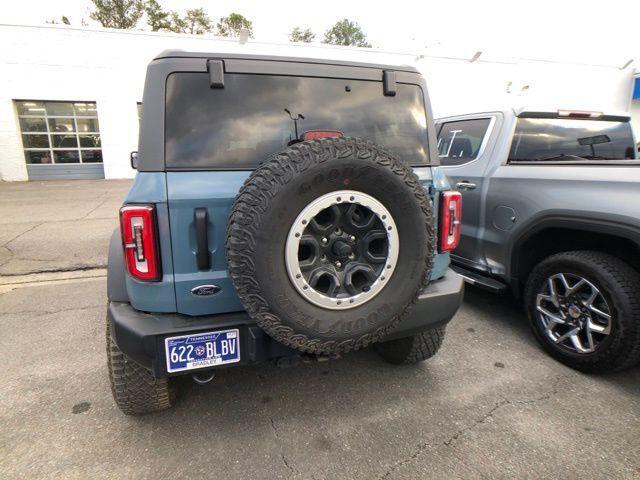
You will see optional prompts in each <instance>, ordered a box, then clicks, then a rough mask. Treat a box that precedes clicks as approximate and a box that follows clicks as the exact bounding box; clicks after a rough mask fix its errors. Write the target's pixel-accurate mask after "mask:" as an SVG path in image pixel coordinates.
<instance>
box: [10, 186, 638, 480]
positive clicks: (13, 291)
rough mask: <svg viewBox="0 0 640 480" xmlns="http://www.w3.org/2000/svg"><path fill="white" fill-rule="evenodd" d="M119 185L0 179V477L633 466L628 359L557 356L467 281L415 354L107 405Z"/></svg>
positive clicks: (393, 474) (634, 379) (259, 371)
mask: <svg viewBox="0 0 640 480" xmlns="http://www.w3.org/2000/svg"><path fill="white" fill-rule="evenodd" d="M128 184H129V182H124V181H123V182H109V181H95V182H90V181H82V182H51V183H49V184H47V185H45V184H44V183H32V184H0V228H1V230H0V245H2V247H3V249H4V250H3V251H2V257H0V326H1V330H0V331H1V332H2V335H0V364H1V365H2V368H3V370H2V382H1V384H0V385H1V387H0V478H3V479H5V478H6V479H14V478H64V479H68V478H78V479H80V478H82V479H85V478H136V479H138V478H143V479H144V478H154V479H155V478H190V479H197V478H218V477H221V478H225V480H230V479H236V478H240V479H272V478H274V479H275V478H282V479H285V478H304V479H317V480H319V479H349V478H358V479H417V478H447V479H449V478H507V477H508V478H514V477H515V478H559V477H563V478H578V477H588V478H630V479H631V478H639V477H640V369H639V368H635V369H632V370H628V371H626V372H622V373H617V374H614V375H601V376H593V375H592V376H589V375H583V374H581V373H578V372H576V371H573V370H571V369H569V368H566V367H564V366H563V365H561V364H559V363H557V362H555V361H554V360H552V359H551V358H549V357H548V356H546V355H545V354H544V353H543V352H542V351H541V350H540V349H539V348H538V346H537V344H536V343H535V341H534V339H533V338H532V335H531V334H530V332H529V330H528V326H527V324H526V320H525V318H524V316H523V314H522V312H521V309H520V307H519V306H518V304H517V302H515V301H514V300H513V299H511V298H510V297H499V296H493V295H491V294H488V293H485V292H483V291H481V290H477V289H474V288H468V289H467V293H466V299H465V303H464V305H463V306H462V308H461V309H460V311H459V313H458V314H457V315H456V317H455V318H454V319H453V321H452V322H451V324H450V325H449V327H448V328H447V336H446V339H445V342H444V345H443V346H442V349H441V351H440V352H439V354H438V355H437V356H436V357H435V358H433V359H431V360H429V361H427V362H425V363H423V364H421V365H417V366H409V367H396V366H391V365H388V364H386V363H384V362H383V361H382V360H381V359H380V358H379V357H378V356H377V355H376V354H375V353H374V352H372V351H370V350H365V351H361V352H356V353H353V354H350V355H346V356H344V357H343V358H341V359H338V360H332V361H328V362H322V363H310V364H303V365H301V366H298V367H294V368H289V369H280V368H277V367H276V366H274V365H272V364H264V365H260V366H257V367H239V368H231V369H226V370H224V371H222V372H220V373H219V375H218V376H217V377H216V379H215V380H214V381H213V382H212V383H210V384H208V385H206V386H198V385H195V384H193V383H192V382H190V381H188V380H187V381H185V382H184V384H183V388H182V395H181V398H180V400H179V402H178V404H177V405H176V407H175V408H173V409H171V410H168V411H165V412H161V413H159V414H154V415H148V416H144V417H127V416H124V415H122V414H121V413H120V412H119V410H118V409H117V408H116V407H115V405H114V403H113V401H112V398H111V393H110V389H109V382H108V378H107V372H106V357H105V342H104V334H105V302H106V281H105V278H104V270H103V267H104V265H105V262H106V247H107V241H108V237H109V235H110V233H111V230H112V229H113V228H114V227H115V225H116V215H115V212H116V211H117V207H118V205H119V202H120V200H121V198H122V196H123V195H124V192H125V191H126V189H127V188H128ZM5 250H6V251H5ZM87 271H89V272H92V271H93V272H94V274H93V275H92V276H91V275H89V276H87V275H86V272H87ZM42 272H46V273H42ZM80 272H85V273H84V274H81V273H80ZM83 275H84V276H85V277H87V278H78V277H81V276H83Z"/></svg>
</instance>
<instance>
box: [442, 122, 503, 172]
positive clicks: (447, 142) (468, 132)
mask: <svg viewBox="0 0 640 480" xmlns="http://www.w3.org/2000/svg"><path fill="white" fill-rule="evenodd" d="M490 122H491V119H489V118H474V119H471V120H459V121H457V122H446V123H443V124H442V128H441V129H440V131H439V132H438V155H439V157H440V165H445V166H450V165H462V164H464V163H467V162H470V161H471V160H475V159H476V157H477V156H478V154H479V153H480V147H481V146H482V141H483V140H484V136H485V134H486V133H487V128H489V123H490Z"/></svg>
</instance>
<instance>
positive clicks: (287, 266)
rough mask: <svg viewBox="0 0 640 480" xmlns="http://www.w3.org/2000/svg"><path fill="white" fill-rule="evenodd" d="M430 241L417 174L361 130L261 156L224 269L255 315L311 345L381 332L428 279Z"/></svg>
mask: <svg viewBox="0 0 640 480" xmlns="http://www.w3.org/2000/svg"><path fill="white" fill-rule="evenodd" d="M434 248H435V242H434V222H433V215H432V205H431V201H430V199H429V197H428V196H427V193H426V191H425V190H424V188H423V187H422V185H421V184H420V182H419V181H418V178H417V177H416V175H415V174H414V173H413V171H412V170H411V169H409V168H407V167H406V166H405V165H403V164H402V163H401V162H400V161H399V160H398V159H397V158H395V157H394V156H393V155H391V154H390V153H389V152H387V151H385V150H383V149H382V148H380V147H378V146H376V145H374V144H372V143H369V142H366V141H363V140H359V139H354V138H336V139H320V140H313V141H310V142H302V143H298V144H295V145H293V146H291V147H289V148H287V149H286V150H285V151H283V152H282V153H279V154H277V155H275V156H274V157H272V158H271V159H270V160H268V161H267V162H265V163H263V164H262V165H261V166H260V167H259V168H258V169H256V170H255V171H254V172H253V173H252V174H251V176H250V177H249V178H248V179H247V181H246V182H245V184H244V185H243V187H242V188H241V189H240V192H239V193H238V196H237V197H236V200H235V202H234V204H233V207H232V209H231V215H230V218H229V223H228V226H227V242H226V253H227V267H228V270H229V274H230V276H231V278H232V280H233V284H234V286H235V288H236V290H237V293H238V295H239V297H240V299H241V301H242V303H243V304H244V306H245V308H246V310H247V312H248V313H249V315H250V316H251V317H252V318H253V319H254V320H255V321H256V322H257V323H258V325H260V327H261V328H262V329H264V330H265V331H266V332H267V333H268V334H269V335H271V336H272V337H273V338H275V339H276V340H278V341H280V342H281V343H283V344H285V345H288V346H290V347H293V348H296V349H298V350H300V351H303V352H308V353H321V354H335V353H341V352H346V351H349V350H354V349H358V348H362V347H365V346H367V345H369V344H371V343H373V342H376V341H379V340H381V339H382V338H384V336H385V335H386V334H387V333H388V332H389V331H390V330H391V329H393V328H394V327H396V325H398V323H399V322H401V321H402V318H403V317H404V316H405V315H406V314H407V312H408V310H409V309H410V307H411V306H412V304H413V303H415V301H416V300H417V298H418V296H419V294H420V292H421V291H422V290H423V289H424V287H426V284H427V282H428V279H429V275H430V272H431V266H432V260H433V256H434Z"/></svg>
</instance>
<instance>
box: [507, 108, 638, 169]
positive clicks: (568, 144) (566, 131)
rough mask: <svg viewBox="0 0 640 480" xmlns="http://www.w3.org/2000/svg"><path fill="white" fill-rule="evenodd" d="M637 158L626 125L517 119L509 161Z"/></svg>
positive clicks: (631, 136)
mask: <svg viewBox="0 0 640 480" xmlns="http://www.w3.org/2000/svg"><path fill="white" fill-rule="evenodd" d="M635 158H636V152H635V148H634V144H633V135H632V133H631V125H630V123H629V122H620V121H605V120H582V119H563V118H519V119H518V122H517V124H516V130H515V133H514V137H513V141H512V143H511V151H510V152H509V162H566V161H578V162H579V161H581V160H587V161H592V160H630V159H635Z"/></svg>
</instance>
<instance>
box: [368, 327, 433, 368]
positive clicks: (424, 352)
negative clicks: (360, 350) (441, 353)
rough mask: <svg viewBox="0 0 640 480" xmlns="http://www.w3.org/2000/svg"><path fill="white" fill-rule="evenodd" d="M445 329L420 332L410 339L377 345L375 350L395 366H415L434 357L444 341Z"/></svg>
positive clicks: (400, 339)
mask: <svg viewBox="0 0 640 480" xmlns="http://www.w3.org/2000/svg"><path fill="white" fill-rule="evenodd" d="M444 332H445V327H440V328H434V329H432V330H427V331H426V332H420V333H417V334H415V335H411V336H410V337H405V338H399V339H397V340H391V341H388V342H382V343H377V344H376V345H375V350H376V351H377V352H378V354H379V355H380V356H381V357H382V358H383V359H384V360H386V361H387V362H389V363H392V364H394V365H413V364H415V363H418V362H422V361H424V360H427V359H429V358H431V357H433V356H434V355H435V354H436V353H437V352H438V350H440V347H441V346H442V341H443V340H444Z"/></svg>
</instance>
